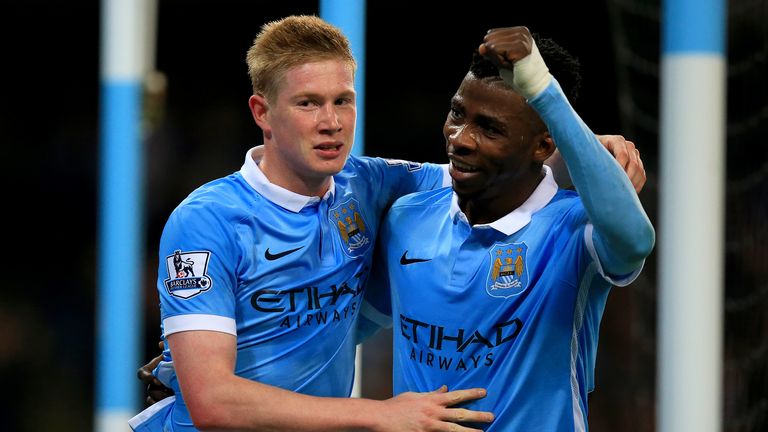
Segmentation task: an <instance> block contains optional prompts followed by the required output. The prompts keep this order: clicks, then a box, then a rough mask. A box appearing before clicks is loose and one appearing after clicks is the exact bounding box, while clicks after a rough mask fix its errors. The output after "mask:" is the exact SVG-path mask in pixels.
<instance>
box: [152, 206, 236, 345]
mask: <svg viewBox="0 0 768 432" xmlns="http://www.w3.org/2000/svg"><path fill="white" fill-rule="evenodd" d="M231 230H232V229H231V224H228V223H227V222H226V216H225V215H224V214H222V212H220V211H217V209H216V208H215V206H212V205H210V204H208V205H204V204H195V203H188V204H183V205H182V206H180V207H179V208H177V209H176V210H175V211H174V212H173V214H172V215H171V217H170V218H169V220H168V222H167V223H166V226H165V229H164V230H163V235H162V238H161V240H160V256H159V268H158V277H157V289H158V294H159V296H160V309H161V318H162V320H163V333H164V336H168V335H170V334H172V333H176V332H180V331H188V330H211V331H219V332H224V333H229V334H233V335H236V334H237V330H236V324H235V288H236V286H237V282H236V280H237V278H236V268H237V262H238V250H237V249H238V248H237V247H236V246H235V240H234V239H235V238H236V236H235V235H234V233H232V232H231Z"/></svg>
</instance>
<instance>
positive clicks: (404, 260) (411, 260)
mask: <svg viewBox="0 0 768 432" xmlns="http://www.w3.org/2000/svg"><path fill="white" fill-rule="evenodd" d="M406 255H408V251H405V252H403V256H401V257H400V264H401V265H408V264H413V263H420V262H427V261H432V259H424V258H408V257H407V256H406Z"/></svg>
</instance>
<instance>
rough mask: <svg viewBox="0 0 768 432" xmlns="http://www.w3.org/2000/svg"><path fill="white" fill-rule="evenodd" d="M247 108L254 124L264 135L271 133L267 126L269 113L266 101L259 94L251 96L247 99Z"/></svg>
mask: <svg viewBox="0 0 768 432" xmlns="http://www.w3.org/2000/svg"><path fill="white" fill-rule="evenodd" d="M248 107H249V108H250V109H251V115H252V116H253V120H254V121H255V122H256V124H257V125H258V126H259V127H260V128H261V130H262V131H263V132H264V134H265V135H267V134H269V133H271V131H272V128H271V127H270V126H269V119H268V118H267V114H268V113H269V105H268V104H267V99H266V98H264V96H262V95H260V94H254V95H251V97H250V98H248Z"/></svg>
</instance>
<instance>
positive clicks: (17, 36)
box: [0, 0, 768, 432]
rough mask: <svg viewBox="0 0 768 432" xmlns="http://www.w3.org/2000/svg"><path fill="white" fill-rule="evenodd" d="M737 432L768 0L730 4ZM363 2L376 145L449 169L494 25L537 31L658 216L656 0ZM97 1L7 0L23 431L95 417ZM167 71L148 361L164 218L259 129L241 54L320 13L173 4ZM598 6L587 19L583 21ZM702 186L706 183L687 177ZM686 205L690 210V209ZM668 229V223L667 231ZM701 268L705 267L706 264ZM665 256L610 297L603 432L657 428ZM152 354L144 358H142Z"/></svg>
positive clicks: (74, 425)
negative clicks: (564, 59) (635, 170)
mask: <svg viewBox="0 0 768 432" xmlns="http://www.w3.org/2000/svg"><path fill="white" fill-rule="evenodd" d="M728 3H729V8H730V11H729V20H728V31H729V33H728V35H729V36H728V37H729V43H728V53H729V54H728V57H729V68H728V76H729V80H728V85H729V88H728V133H727V145H728V150H727V153H728V162H727V163H728V184H727V187H726V191H727V209H726V215H727V218H726V227H725V229H726V235H727V237H726V249H725V250H724V251H713V254H714V253H723V254H725V256H726V272H725V273H726V281H725V283H726V284H725V286H726V292H725V319H726V322H725V326H726V327H725V350H724V359H725V369H724V388H723V392H724V394H723V400H724V430H726V431H731V432H737V431H738V432H741V431H764V430H768V284H767V283H766V280H768V246H766V244H767V240H768V145H766V143H765V136H766V134H767V133H768V83H766V77H768V64H767V62H768V24H766V23H768V1H766V0H731V1H729V2H728ZM413 6H414V4H413V2H408V1H403V0H394V1H388V2H369V4H368V42H367V88H366V92H367V95H366V99H367V106H366V110H367V118H366V143H367V152H368V154H372V155H380V156H389V157H397V158H405V159H411V160H416V161H436V162H442V161H444V155H443V139H442V136H441V125H442V122H443V120H444V116H445V114H446V113H447V109H448V101H449V99H450V97H451V96H452V94H453V91H454V90H455V89H456V87H457V85H458V83H459V82H460V80H461V78H462V76H463V74H464V72H465V70H466V67H467V65H468V61H469V53H470V52H471V50H472V49H473V48H474V47H475V46H476V45H477V44H478V43H479V41H480V39H481V38H482V35H483V33H484V32H485V30H486V29H488V28H491V27H497V26H508V25H518V24H523V25H527V26H528V27H529V28H531V30H532V31H534V32H538V33H541V34H542V35H544V36H549V37H552V38H553V39H555V40H557V41H558V42H559V43H561V44H562V45H563V46H565V47H566V48H567V49H568V50H569V51H571V52H572V53H574V54H575V55H576V56H577V57H579V59H580V60H581V63H582V70H583V77H584V81H583V88H582V92H581V99H580V101H579V103H578V104H577V110H578V111H579V112H580V114H581V115H582V117H583V118H584V119H585V120H586V121H587V123H588V124H590V125H591V126H592V128H593V130H595V131H597V132H600V133H608V132H614V133H617V132H618V133H622V134H624V135H626V136H627V137H630V138H631V139H633V140H634V141H635V142H636V143H637V144H638V146H639V147H640V149H641V151H642V155H643V160H644V162H645V166H646V169H647V171H648V177H649V180H648V184H647V186H646V188H645V190H644V191H643V192H642V194H641V199H642V201H643V203H644V205H645V207H646V209H647V210H648V212H649V215H650V216H651V218H652V219H653V220H654V221H655V220H656V198H657V192H658V190H657V173H658V160H657V154H658V127H659V126H658V84H659V83H658V78H659V73H658V60H659V36H658V35H659V1H658V0H605V1H600V2H565V1H561V2H540V4H538V5H523V4H520V2H510V1H479V2H472V3H471V4H466V3H462V4H456V5H454V4H452V3H440V4H435V5H431V6H428V5H427V4H425V5H423V6H422V5H420V7H419V8H414V7H413ZM99 7H100V4H99V2H98V1H96V0H82V1H78V2H55V1H51V0H27V1H21V0H5V1H4V2H3V3H2V5H1V6H0V36H1V38H0V40H2V41H3V42H2V47H3V51H2V54H3V55H2V57H3V62H2V64H3V65H2V66H0V83H2V86H3V92H2V96H0V109H1V110H2V111H1V113H0V137H2V138H1V139H2V150H3V151H2V154H3V155H4V157H3V162H4V170H3V173H4V182H3V183H4V185H5V187H4V189H3V192H4V195H5V197H4V201H5V204H4V205H3V208H4V213H5V215H6V216H7V222H6V225H5V230H4V232H5V234H4V238H5V248H4V254H3V255H4V256H5V257H7V258H6V259H5V260H4V262H5V265H4V266H3V267H4V273H3V275H4V278H3V279H4V280H5V281H4V282H5V284H4V285H5V286H3V288H2V295H0V383H2V384H3V392H2V394H1V395H0V418H2V419H3V420H2V422H3V427H2V429H3V430H9V431H83V430H89V429H91V427H92V424H91V422H92V413H93V387H94V385H93V376H92V368H93V358H94V348H93V335H94V328H93V325H94V295H95V291H96V270H95V269H96V263H97V261H98V260H108V259H109V257H99V256H96V251H95V241H96V238H95V236H96V225H97V220H96V216H97V201H96V200H97V190H98V189H97V188H98V185H97V180H98V151H99V150H98V149H99V147H98V145H99V143H98V128H99V123H98V101H99V94H98V91H99V75H98V73H99V63H98V61H99V59H98V49H99ZM159 7H160V9H159V30H158V47H157V69H158V70H159V71H160V72H161V73H162V74H163V76H164V78H165V79H166V80H167V81H166V84H167V86H166V87H162V86H161V87H160V88H161V89H163V90H161V91H154V92H151V93H148V94H147V99H146V106H145V134H146V142H145V155H146V166H145V191H146V192H145V194H146V199H147V203H146V219H145V233H146V234H145V242H144V244H145V251H146V260H145V261H146V265H145V268H141V269H133V268H125V269H123V270H122V271H121V273H120V274H116V275H114V277H115V278H131V279H135V282H136V295H137V296H142V297H143V299H144V305H145V315H146V319H145V323H146V326H145V329H144V330H143V332H144V335H145V336H144V340H145V346H146V348H145V349H146V351H147V353H146V356H145V358H147V359H148V358H149V357H151V356H153V355H154V353H155V348H154V346H155V341H156V339H157V338H158V336H159V331H158V311H157V295H156V293H155V292H154V277H155V272H156V268H157V257H156V249H157V242H158V240H159V235H160V232H161V229H162V225H163V223H164V221H165V218H166V217H167V215H168V214H169V213H170V211H171V210H172V209H173V207H174V206H175V205H176V204H177V203H178V202H179V201H180V200H181V199H182V198H183V197H184V196H186V194H188V193H189V192H190V191H191V190H193V189H194V188H195V187H197V186H198V185H200V184H202V183H203V182H205V181H208V180H210V179H213V178H216V177H220V176H223V175H226V174H229V173H230V172H232V171H234V170H237V169H238V168H239V167H240V165H241V163H242V159H243V155H244V151H245V150H246V149H247V148H249V147H251V146H253V145H256V144H258V143H259V140H260V132H259V131H258V129H257V128H256V127H255V125H254V124H253V122H252V120H251V117H250V114H249V112H248V110H247V104H246V101H247V97H248V95H249V94H250V86H249V82H248V78H247V74H246V68H245V64H244V61H243V58H244V54H245V51H246V50H247V48H248V46H249V45H250V43H251V41H252V38H253V36H254V35H255V34H256V32H257V31H258V29H259V26H260V25H261V24H262V23H263V22H265V21H268V20H271V19H276V18H280V17H282V16H284V15H287V14H295V13H310V14H312V13H317V3H316V2H315V1H292V2H255V1H246V0H239V1H235V0H228V1H219V2H215V1H210V0H206V1H202V0H187V1H184V0H160V1H159ZM583 13H586V15H587V16H588V17H589V18H587V19H583V18H576V17H580V16H583V15H582V14H583ZM691 181H692V182H695V181H696V179H691ZM681 210H682V209H681ZM658 235H660V236H661V235H663V232H659V233H658ZM701 264H702V268H701V270H702V271H706V269H707V263H701ZM656 297H657V292H656V254H655V253H654V254H653V255H652V256H651V258H650V259H649V260H648V263H647V265H646V269H645V271H644V272H643V274H642V275H641V277H640V279H638V281H636V282H635V283H634V284H633V285H632V286H631V287H630V288H628V289H616V290H614V291H613V293H612V294H611V296H610V299H609V302H608V306H607V309H606V314H605V317H604V321H603V326H602V333H601V343H600V352H599V356H598V371H597V391H596V392H595V394H594V395H593V397H592V400H591V402H590V426H591V429H592V430H593V431H598V432H600V431H652V430H654V421H655V420H654V415H655V406H654V404H655V399H654V391H655V369H656V367H655V362H656V338H655V328H656V312H655V311H656ZM365 363H366V367H365V369H364V371H365V374H364V380H363V394H364V395H366V396H370V397H379V398H383V397H386V396H387V395H388V392H389V390H390V380H389V375H388V372H386V371H385V368H386V367H388V364H389V353H388V344H387V342H386V335H382V336H380V337H379V338H378V340H377V344H376V348H374V347H373V346H369V347H368V348H367V349H366V350H365ZM137 366H138V365H137Z"/></svg>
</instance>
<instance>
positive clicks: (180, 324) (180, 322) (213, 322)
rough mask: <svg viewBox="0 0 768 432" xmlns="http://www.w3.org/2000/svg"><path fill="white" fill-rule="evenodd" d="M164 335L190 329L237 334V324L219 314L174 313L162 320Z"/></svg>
mask: <svg viewBox="0 0 768 432" xmlns="http://www.w3.org/2000/svg"><path fill="white" fill-rule="evenodd" d="M163 330H164V333H165V337H168V336H169V335H172V334H174V333H179V332H183V331H190V330H210V331H216V332H221V333H228V334H231V335H233V336H237V324H236V323H235V320H234V319H232V318H227V317H223V316H219V315H207V314H188V315H176V316H172V317H168V318H166V319H164V320H163Z"/></svg>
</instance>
